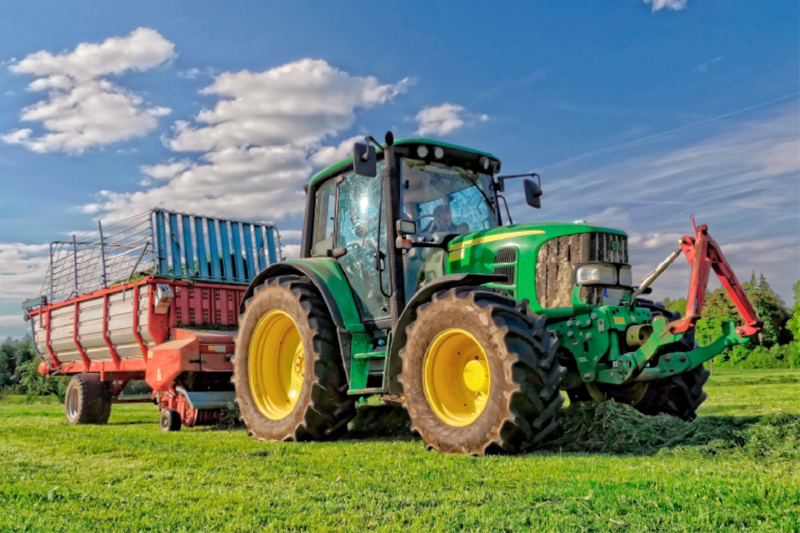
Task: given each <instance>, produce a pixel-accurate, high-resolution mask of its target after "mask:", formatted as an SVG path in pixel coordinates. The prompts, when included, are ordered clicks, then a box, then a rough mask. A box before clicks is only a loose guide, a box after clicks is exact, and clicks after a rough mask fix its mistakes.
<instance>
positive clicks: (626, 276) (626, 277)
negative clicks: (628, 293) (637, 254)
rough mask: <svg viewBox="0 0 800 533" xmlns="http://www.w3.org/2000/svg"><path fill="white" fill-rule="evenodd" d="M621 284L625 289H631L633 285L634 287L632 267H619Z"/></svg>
mask: <svg viewBox="0 0 800 533" xmlns="http://www.w3.org/2000/svg"><path fill="white" fill-rule="evenodd" d="M619 284H620V285H623V286H625V287H630V286H631V285H633V276H632V275H631V267H629V266H621V267H619Z"/></svg>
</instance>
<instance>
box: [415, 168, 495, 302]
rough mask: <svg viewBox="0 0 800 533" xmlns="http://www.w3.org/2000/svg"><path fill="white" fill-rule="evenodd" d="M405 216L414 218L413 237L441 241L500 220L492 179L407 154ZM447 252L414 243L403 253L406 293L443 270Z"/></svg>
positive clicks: (425, 240)
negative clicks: (495, 204)
mask: <svg viewBox="0 0 800 533" xmlns="http://www.w3.org/2000/svg"><path fill="white" fill-rule="evenodd" d="M400 182H401V186H400V195H401V199H400V205H401V206H402V217H403V219H404V220H410V221H412V222H414V223H416V226H417V233H416V235H414V236H413V237H412V238H413V240H415V241H416V242H421V243H435V244H438V243H442V242H444V240H445V239H446V238H447V237H448V236H452V235H463V234H465V233H471V232H474V231H479V230H485V229H490V228H493V227H495V226H496V225H497V217H496V216H495V213H494V207H493V206H492V205H491V204H490V203H489V202H487V198H491V194H492V180H491V177H490V176H488V175H485V174H476V173H474V172H470V171H467V170H464V169H462V168H458V167H450V166H446V165H442V164H440V163H429V162H426V161H423V160H418V159H410V158H404V159H403V160H402V162H401V164H400ZM446 257H447V254H446V252H445V250H444V249H442V248H428V247H413V248H411V249H410V250H409V251H408V252H407V253H406V254H404V257H403V266H404V269H403V270H404V273H405V289H406V291H405V292H406V299H410V298H411V296H413V295H414V293H415V292H416V291H417V290H418V289H419V288H420V287H422V286H423V285H425V284H426V283H428V282H430V281H432V280H434V279H436V278H438V277H441V276H443V275H444V270H445V268H444V267H445V265H444V262H445V259H446Z"/></svg>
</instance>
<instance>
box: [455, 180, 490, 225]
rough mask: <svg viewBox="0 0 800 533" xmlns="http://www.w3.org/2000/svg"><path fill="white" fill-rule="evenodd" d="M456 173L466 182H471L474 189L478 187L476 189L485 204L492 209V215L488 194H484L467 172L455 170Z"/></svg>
mask: <svg viewBox="0 0 800 533" xmlns="http://www.w3.org/2000/svg"><path fill="white" fill-rule="evenodd" d="M456 174H458V175H459V176H461V177H462V178H464V179H466V180H467V181H468V182H470V183H471V184H472V186H473V187H475V188H476V189H478V191H480V193H481V195H482V196H483V198H484V200H486V204H487V205H488V206H489V209H491V210H492V214H493V215H494V207H492V201H491V200H489V197H488V196H486V193H485V192H484V191H483V189H482V188H481V186H480V185H478V182H477V181H475V180H473V179H472V178H470V177H469V174H462V173H461V172H456Z"/></svg>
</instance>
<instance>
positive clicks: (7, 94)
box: [3, 91, 14, 96]
mask: <svg viewBox="0 0 800 533" xmlns="http://www.w3.org/2000/svg"><path fill="white" fill-rule="evenodd" d="M3 94H4V95H6V96H14V91H6V92H4V93H3Z"/></svg>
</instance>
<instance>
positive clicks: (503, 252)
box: [494, 247, 517, 285]
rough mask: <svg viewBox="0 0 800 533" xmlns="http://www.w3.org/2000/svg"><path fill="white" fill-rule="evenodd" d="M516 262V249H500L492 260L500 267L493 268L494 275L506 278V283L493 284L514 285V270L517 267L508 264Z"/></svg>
mask: <svg viewBox="0 0 800 533" xmlns="http://www.w3.org/2000/svg"><path fill="white" fill-rule="evenodd" d="M516 262H517V249H516V248H514V247H510V248H502V249H500V250H499V251H498V252H497V255H496V256H495V258H494V264H495V265H497V264H500V265H502V266H496V267H494V273H495V274H499V275H502V276H505V277H506V281H498V282H495V283H497V284H498V285H514V284H515V283H516V270H517V267H516V266H515V265H514V264H508V263H516Z"/></svg>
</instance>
